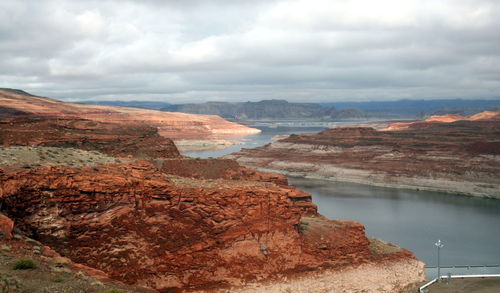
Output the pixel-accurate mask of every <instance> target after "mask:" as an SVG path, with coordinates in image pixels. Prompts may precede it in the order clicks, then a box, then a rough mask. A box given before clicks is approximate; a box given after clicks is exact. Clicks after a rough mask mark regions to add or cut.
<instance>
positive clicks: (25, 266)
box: [13, 258, 37, 270]
mask: <svg viewBox="0 0 500 293" xmlns="http://www.w3.org/2000/svg"><path fill="white" fill-rule="evenodd" d="M36 268H37V265H36V263H35V262H34V261H33V260H32V259H29V258H22V259H19V260H17V261H16V262H15V263H14V267H13V269H14V270H29V269H36Z"/></svg>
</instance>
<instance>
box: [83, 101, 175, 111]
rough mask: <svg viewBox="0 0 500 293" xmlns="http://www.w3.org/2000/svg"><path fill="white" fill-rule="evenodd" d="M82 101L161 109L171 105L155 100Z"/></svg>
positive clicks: (90, 103) (85, 102) (84, 102)
mask: <svg viewBox="0 0 500 293" xmlns="http://www.w3.org/2000/svg"><path fill="white" fill-rule="evenodd" d="M80 103H83V104H89V105H107V106H119V107H130V108H141V109H150V110H160V109H161V108H165V107H168V106H170V105H171V104H170V103H167V102H154V101H82V102H80Z"/></svg>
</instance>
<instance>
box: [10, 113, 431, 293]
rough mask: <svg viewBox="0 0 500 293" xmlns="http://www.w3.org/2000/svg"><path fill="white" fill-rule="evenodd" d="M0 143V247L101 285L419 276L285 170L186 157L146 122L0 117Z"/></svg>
mask: <svg viewBox="0 0 500 293" xmlns="http://www.w3.org/2000/svg"><path fill="white" fill-rule="evenodd" d="M0 144H1V145H2V146H1V147H0V212H1V213H3V214H4V215H5V217H2V218H0V228H1V230H2V235H1V236H0V244H1V245H5V246H6V247H7V248H8V249H10V250H15V249H16V247H17V245H18V242H16V241H19V239H24V238H25V237H29V238H31V239H33V241H36V243H40V245H42V246H43V245H45V246H47V247H50V249H53V250H54V251H55V252H54V253H57V254H60V256H61V257H67V258H68V261H67V262H68V263H71V264H72V265H71V267H72V268H79V269H81V270H83V271H84V272H86V273H87V274H90V275H92V274H93V275H95V276H98V277H99V279H102V280H105V279H107V278H110V279H113V280H118V281H121V282H124V283H126V284H128V285H134V286H142V287H147V288H151V289H154V290H159V291H162V292H169V291H170V290H174V289H175V290H183V291H192V290H225V289H224V288H231V289H230V290H245V289H244V288H248V286H254V285H256V284H257V285H260V284H263V283H262V282H267V283H265V284H268V285H271V284H275V285H277V286H281V285H280V284H282V285H283V284H285V285H286V284H291V283H290V282H299V283H300V284H302V285H300V288H302V289H300V290H299V289H297V290H298V291H301V292H307V291H309V289H311V288H310V287H309V285H308V284H309V283H308V282H309V281H311V280H314V279H315V278H318V280H319V279H321V280H323V281H322V282H323V283H325V282H326V283H325V284H326V285H325V286H327V287H328V286H329V287H330V288H334V287H335V286H338V284H336V283H328V282H327V281H325V280H326V278H327V277H328V276H332V274H336V273H340V272H341V271H342V270H357V269H359V270H361V271H365V270H364V269H363V268H364V267H365V266H366V267H367V268H368V267H370V268H375V269H376V270H380V272H385V273H384V274H385V275H384V278H383V279H377V278H375V279H377V280H378V281H377V282H382V283H384V284H387V288H385V289H384V290H385V291H386V292H395V291H397V290H399V289H401V288H403V287H407V286H410V285H411V284H413V283H415V282H418V281H421V280H422V279H423V278H424V275H423V264H422V263H421V262H419V261H418V260H416V259H415V258H414V257H413V256H412V254H411V253H410V252H409V251H406V250H404V249H400V248H397V247H394V246H392V245H390V244H385V243H381V242H378V241H376V240H373V239H369V238H367V237H366V235H365V234H364V227H363V226H362V225H361V224H359V223H355V222H350V221H341V220H329V219H326V218H324V217H322V216H321V215H319V214H318V213H317V212H316V206H315V205H314V204H313V203H312V201H311V196H310V195H309V194H307V193H305V192H303V191H301V190H298V189H296V188H293V187H291V186H289V185H288V183H287V180H286V178H285V177H283V176H281V175H276V174H271V173H265V172H259V171H255V170H252V169H248V168H244V167H241V166H240V165H239V164H238V163H236V162H235V161H233V160H224V159H209V160H198V159H191V158H184V157H182V156H180V155H179V153H178V151H177V149H176V148H175V145H173V144H172V141H171V140H169V139H167V138H165V137H162V136H160V135H158V132H157V130H156V128H155V127H152V126H150V125H141V124H137V125H129V126H128V127H123V126H122V125H118V124H116V123H111V122H100V121H93V120H89V119H82V118H72V117H58V118H49V117H35V118H33V117H29V116H28V117H26V116H23V117H19V118H8V119H4V120H2V121H0ZM10 220H12V221H10ZM12 222H13V226H14V227H15V228H16V229H17V230H16V231H17V232H15V233H14V234H15V235H12V232H13V231H14V230H12V228H13V227H12V225H11V223H12ZM11 236H14V238H15V239H14V240H12V239H8V238H11ZM16 239H17V240H16ZM29 241H31V240H29ZM2 247H3V246H2ZM33 257H38V256H35V255H34V256H33ZM47 257H48V256H47ZM55 257H57V255H56V256H55ZM400 265H401V266H404V267H406V268H407V271H405V273H403V274H401V273H400V272H399V271H398V269H397V268H400V267H399V266H400ZM410 268H411V269H410ZM365 272H367V271H365ZM312 273H314V274H312ZM345 278H346V281H345V282H344V283H343V285H342V286H344V287H345V288H350V290H354V291H356V290H357V291H359V290H365V289H364V288H367V287H366V286H367V284H366V283H365V284H359V283H358V282H357V281H356V280H355V279H351V281H348V279H349V278H347V277H345ZM308 280H309V281H308ZM0 281H1V280H0ZM255 282H259V283H255ZM304 282H305V283H304ZM350 282H351V283H350ZM372 282H373V281H370V282H369V283H372ZM21 285H22V284H21ZM287 286H288V285H287ZM297 286H299V285H297ZM368 286H369V284H368ZM325 288H326V287H325ZM134 290H135V289H134ZM137 290H139V289H137ZM141 290H142V289H141ZM266 290H267V289H266ZM269 290H272V289H271V288H269Z"/></svg>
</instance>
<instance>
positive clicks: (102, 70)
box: [0, 0, 500, 103]
mask: <svg viewBox="0 0 500 293" xmlns="http://www.w3.org/2000/svg"><path fill="white" fill-rule="evenodd" d="M498 15H500V1H494V0H490V1H488V0H474V1H472V0H449V1H446V0H433V1H431V0H378V1H368V0H366V1H360V0H336V1H335V0H297V1H263V0H262V1H230V0H220V1H202V0H198V1H197V0H184V1H161V0H142V1H140V0H136V1H134V0H122V1H112V0H99V1H97V0H96V1H92V0H85V1H70V0H68V1H65V0H47V1H29V0H3V1H1V2H0V87H13V88H20V89H24V90H27V91H29V92H32V93H34V94H39V95H46V96H50V97H57V98H62V99H66V100H75V99H77V100H81V99H120V100H161V101H167V102H172V103H182V102H193V101H194V102H197V101H199V102H201V101H207V100H220V101H246V100H261V99H269V98H283V99H287V100H290V101H345V100H350V101H353V100H394V99H402V98H409V99H422V98H424V99H425V98H495V99H500V33H499V32H498V29H499V28H500V18H499V17H498Z"/></svg>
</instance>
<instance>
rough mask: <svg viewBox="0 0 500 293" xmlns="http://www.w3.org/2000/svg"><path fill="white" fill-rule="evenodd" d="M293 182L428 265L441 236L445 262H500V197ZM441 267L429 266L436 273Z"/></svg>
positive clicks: (329, 212)
mask: <svg viewBox="0 0 500 293" xmlns="http://www.w3.org/2000/svg"><path fill="white" fill-rule="evenodd" d="M321 129H323V128H321V127H314V128H307V127H303V128H281V127H280V128H277V129H269V128H263V130H264V131H263V132H262V133H260V134H256V135H252V136H247V137H245V139H248V140H245V145H237V146H233V147H231V148H228V149H225V150H220V151H205V152H192V153H185V155H190V156H193V157H204V158H206V157H218V156H222V155H225V154H229V153H231V152H235V151H238V150H239V149H241V148H242V147H245V148H249V147H256V146H260V145H264V144H266V143H269V142H270V140H271V138H272V137H273V136H276V135H281V134H290V133H301V132H316V131H320V130H321ZM289 181H290V184H291V185H293V186H296V187H298V188H300V189H302V190H304V191H307V192H309V193H311V194H312V196H313V202H314V203H315V204H316V205H317V206H318V211H319V212H320V213H321V214H323V215H325V216H327V217H328V218H331V219H345V220H354V221H358V222H360V223H362V224H364V225H365V227H366V234H367V235H368V236H369V237H376V238H380V239H383V240H385V241H389V242H392V243H394V244H396V245H398V246H401V247H404V248H406V249H408V250H410V251H412V252H413V253H414V254H415V255H416V256H417V257H418V258H419V259H421V260H422V261H424V262H425V263H426V264H427V265H428V266H435V265H436V264H437V248H436V247H435V246H434V243H435V242H436V241H437V240H438V239H441V241H442V242H443V243H444V247H443V248H442V249H441V265H450V266H451V265H485V264H500V200H493V199H482V198H473V197H466V196H461V195H456V194H447V193H439V192H429V191H416V190H406V189H394V188H383V187H374V186H368V185H360V184H352V183H343V182H334V181H326V180H314V179H304V178H289ZM448 272H451V273H453V274H478V273H495V274H500V268H498V267H497V268H470V269H469V268H462V269H442V270H441V273H442V274H447V273H448ZM436 273H437V272H436V269H427V275H428V278H434V277H435V275H436Z"/></svg>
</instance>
